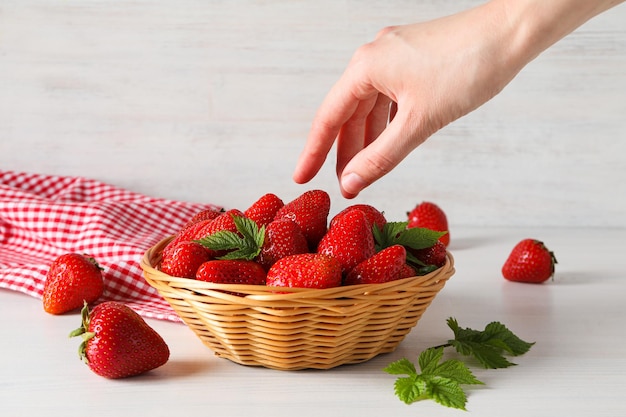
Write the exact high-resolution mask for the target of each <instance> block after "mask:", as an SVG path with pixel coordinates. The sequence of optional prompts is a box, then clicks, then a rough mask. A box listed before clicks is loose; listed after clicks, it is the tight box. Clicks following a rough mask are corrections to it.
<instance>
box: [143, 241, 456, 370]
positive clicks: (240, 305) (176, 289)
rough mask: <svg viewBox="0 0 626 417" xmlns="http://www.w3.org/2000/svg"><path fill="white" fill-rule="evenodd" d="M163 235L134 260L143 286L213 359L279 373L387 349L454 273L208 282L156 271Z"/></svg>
mask: <svg viewBox="0 0 626 417" xmlns="http://www.w3.org/2000/svg"><path fill="white" fill-rule="evenodd" d="M170 240H171V238H167V239H164V240H162V241H161V242H159V243H158V244H157V245H155V246H154V247H152V248H151V249H149V250H148V251H147V252H146V253H145V255H144V257H143V259H142V260H141V267H142V269H143V271H144V277H145V279H146V281H147V282H148V283H149V284H150V285H151V286H153V287H154V288H156V289H157V291H158V292H159V293H160V294H161V296H163V298H165V300H167V302H168V303H169V304H170V305H171V306H172V308H173V309H174V310H175V311H176V312H177V313H178V315H179V316H180V317H181V319H182V320H183V321H184V322H185V323H186V324H187V325H188V326H189V327H190V328H191V329H192V330H193V331H194V333H196V335H197V336H198V337H199V338H200V339H201V340H202V342H203V343H204V344H205V345H206V346H208V347H209V348H210V349H211V350H213V351H214V352H215V354H216V355H217V356H219V357H223V358H227V359H230V360H231V361H233V362H236V363H238V364H242V365H251V366H264V367H266V368H272V369H279V370H300V369H330V368H333V367H336V366H339V365H344V364H355V363H360V362H365V361H367V360H369V359H371V358H373V357H375V356H376V355H379V354H381V353H388V352H392V351H393V350H395V348H396V347H397V346H398V344H399V343H400V342H401V341H402V340H403V339H404V337H405V336H406V335H407V334H408V333H409V332H410V331H411V329H412V328H413V327H414V326H415V325H416V324H417V322H418V320H419V319H420V317H421V316H422V314H423V313H424V311H425V310H426V308H427V307H428V306H429V305H430V303H431V302H432V301H433V299H434V298H435V296H436V295H437V293H438V292H439V291H440V290H441V289H442V288H443V287H444V285H445V283H446V282H447V280H448V279H449V278H450V277H451V276H452V275H453V274H454V260H453V257H452V256H451V254H450V253H448V255H447V261H446V264H445V265H444V266H442V267H441V268H439V269H437V270H436V271H434V272H431V273H430V274H428V275H424V276H417V277H412V278H405V279H401V280H397V281H392V282H388V283H384V284H363V285H353V286H342V287H337V288H328V289H322V290H318V289H305V288H281V289H280V291H281V293H276V291H277V290H276V288H272V287H267V286H261V285H241V284H238V285H228V284H214V283H209V282H203V281H197V280H194V279H188V278H177V277H172V276H169V275H167V274H164V273H163V272H161V271H159V270H158V269H157V267H156V266H157V265H158V264H159V262H160V259H161V251H162V250H163V248H164V247H165V245H167V243H168V242H169V241H170Z"/></svg>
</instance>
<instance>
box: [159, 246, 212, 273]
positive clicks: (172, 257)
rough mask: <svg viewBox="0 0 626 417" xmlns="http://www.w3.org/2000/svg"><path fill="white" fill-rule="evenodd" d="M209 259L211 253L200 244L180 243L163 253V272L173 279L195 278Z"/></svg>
mask: <svg viewBox="0 0 626 417" xmlns="http://www.w3.org/2000/svg"><path fill="white" fill-rule="evenodd" d="M209 259H211V256H210V255H209V252H208V251H207V249H206V248H205V247H204V246H202V245H201V244H199V243H198V242H194V241H185V242H178V243H177V244H176V245H174V246H173V247H171V248H170V249H169V250H168V251H167V252H165V253H163V259H162V260H161V271H163V272H164V273H166V274H167V275H171V276H173V277H181V278H195V277H196V271H197V270H198V268H199V267H200V265H202V264H203V263H204V262H206V261H208V260H209Z"/></svg>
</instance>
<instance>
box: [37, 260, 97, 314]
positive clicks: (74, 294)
mask: <svg viewBox="0 0 626 417" xmlns="http://www.w3.org/2000/svg"><path fill="white" fill-rule="evenodd" d="M103 292H104V281H103V279H102V269H101V268H100V266H99V265H98V263H97V262H96V261H95V259H93V258H91V257H89V256H86V255H81V254H78V253H67V254H64V255H61V256H59V257H58V258H56V259H55V260H54V261H53V262H52V264H50V269H49V270H48V273H47V275H46V282H45V283H44V288H43V309H44V310H45V311H46V312H48V313H51V314H63V313H66V312H68V311H71V310H75V309H77V308H80V307H81V306H83V304H84V303H85V302H87V303H93V302H94V301H96V300H97V299H98V298H100V296H102V293H103Z"/></svg>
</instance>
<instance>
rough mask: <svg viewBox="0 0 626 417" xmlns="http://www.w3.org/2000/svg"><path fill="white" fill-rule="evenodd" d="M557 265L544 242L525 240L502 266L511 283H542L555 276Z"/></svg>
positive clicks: (503, 272) (505, 276)
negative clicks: (555, 266)
mask: <svg viewBox="0 0 626 417" xmlns="http://www.w3.org/2000/svg"><path fill="white" fill-rule="evenodd" d="M556 263H557V261H556V257H555V256H554V253H552V252H551V251H550V250H548V248H546V246H545V245H544V244H543V242H540V241H538V240H535V239H524V240H522V241H521V242H519V243H518V244H517V245H515V247H514V248H513V250H512V251H511V254H510V255H509V257H508V258H507V260H506V262H505V263H504V265H503V266H502V275H503V276H504V278H506V279H508V280H509V281H518V282H531V283H541V282H544V281H546V280H548V279H549V278H551V277H552V276H553V275H554V265H555V264H556Z"/></svg>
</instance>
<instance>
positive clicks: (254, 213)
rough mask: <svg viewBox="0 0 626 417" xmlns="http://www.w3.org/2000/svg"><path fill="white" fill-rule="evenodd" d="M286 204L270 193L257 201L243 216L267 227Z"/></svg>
mask: <svg viewBox="0 0 626 417" xmlns="http://www.w3.org/2000/svg"><path fill="white" fill-rule="evenodd" d="M284 205H285V203H283V200H281V199H280V198H278V196H276V195H275V194H272V193H268V194H265V195H263V196H262V197H261V198H259V199H258V200H257V201H255V202H254V203H253V204H252V205H251V206H250V207H249V208H248V209H247V210H246V211H244V212H243V214H244V215H245V216H246V217H247V218H249V219H251V220H254V221H255V222H256V224H258V225H259V227H261V226H266V225H267V224H269V223H270V222H271V221H272V220H274V217H275V216H276V213H277V212H278V210H280V209H281V208H283V206H284Z"/></svg>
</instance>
